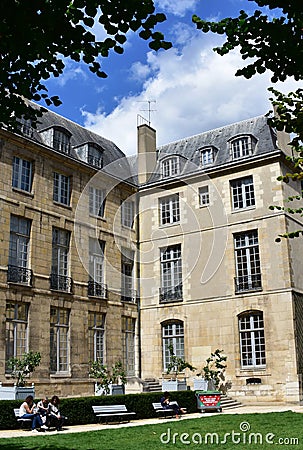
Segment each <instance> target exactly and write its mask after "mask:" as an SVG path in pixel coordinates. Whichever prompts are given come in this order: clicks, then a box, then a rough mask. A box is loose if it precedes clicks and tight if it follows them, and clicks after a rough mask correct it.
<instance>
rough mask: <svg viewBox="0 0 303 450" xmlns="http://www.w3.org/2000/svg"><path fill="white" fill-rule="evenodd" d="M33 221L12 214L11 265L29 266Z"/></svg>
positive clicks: (9, 260) (9, 259)
mask: <svg viewBox="0 0 303 450" xmlns="http://www.w3.org/2000/svg"><path fill="white" fill-rule="evenodd" d="M30 233H31V221H30V220H29V219H26V218H25V217H19V216H15V215H13V214H12V215H11V223H10V241H9V258H8V263H9V265H12V266H16V267H22V268H23V269H27V268H28V263H29V247H30Z"/></svg>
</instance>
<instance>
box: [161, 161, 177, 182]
mask: <svg viewBox="0 0 303 450" xmlns="http://www.w3.org/2000/svg"><path fill="white" fill-rule="evenodd" d="M161 168H162V177H163V178H168V177H173V176H175V175H179V173H180V161H179V158H178V156H171V157H169V158H165V159H164V160H163V161H162V164H161Z"/></svg>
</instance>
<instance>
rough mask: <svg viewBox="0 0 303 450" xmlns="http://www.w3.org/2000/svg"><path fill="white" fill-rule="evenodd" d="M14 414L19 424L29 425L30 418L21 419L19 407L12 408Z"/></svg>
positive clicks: (22, 425)
mask: <svg viewBox="0 0 303 450" xmlns="http://www.w3.org/2000/svg"><path fill="white" fill-rule="evenodd" d="M14 414H15V417H16V419H17V422H18V423H19V424H20V426H21V427H25V426H26V425H31V423H32V419H22V417H20V410H19V408H14Z"/></svg>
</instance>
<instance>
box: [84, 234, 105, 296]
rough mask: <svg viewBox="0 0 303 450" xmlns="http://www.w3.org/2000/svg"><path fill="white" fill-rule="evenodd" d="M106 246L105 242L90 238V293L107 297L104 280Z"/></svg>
mask: <svg viewBox="0 0 303 450" xmlns="http://www.w3.org/2000/svg"><path fill="white" fill-rule="evenodd" d="M104 248H105V242H104V241H99V240H98V239H92V238H90V239H89V284H88V295H90V296H93V297H101V298H105V297H106V288H105V286H104V284H103V281H104Z"/></svg>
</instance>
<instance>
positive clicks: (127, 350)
mask: <svg viewBox="0 0 303 450" xmlns="http://www.w3.org/2000/svg"><path fill="white" fill-rule="evenodd" d="M121 331H122V352H123V367H124V369H125V371H126V374H127V376H135V375H136V373H135V370H136V367H135V364H136V319H135V318H134V317H129V316H122V330H121Z"/></svg>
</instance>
